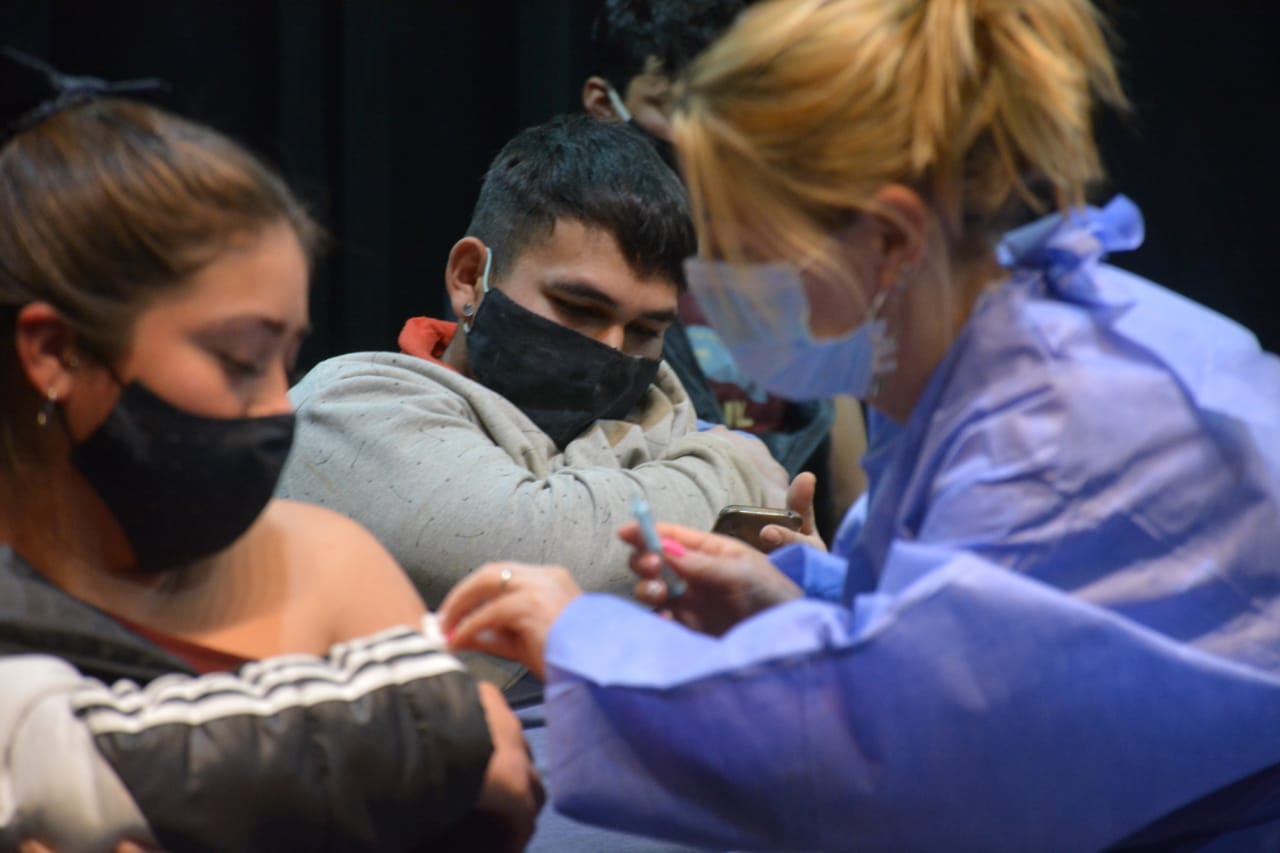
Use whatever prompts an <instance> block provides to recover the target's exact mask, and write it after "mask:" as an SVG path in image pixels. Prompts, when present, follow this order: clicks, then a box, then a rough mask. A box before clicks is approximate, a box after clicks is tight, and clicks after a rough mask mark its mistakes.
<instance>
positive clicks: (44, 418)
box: [36, 388, 58, 429]
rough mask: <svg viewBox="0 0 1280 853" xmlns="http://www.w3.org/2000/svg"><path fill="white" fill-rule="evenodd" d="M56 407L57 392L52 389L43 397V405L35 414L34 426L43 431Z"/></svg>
mask: <svg viewBox="0 0 1280 853" xmlns="http://www.w3.org/2000/svg"><path fill="white" fill-rule="evenodd" d="M57 406H58V392H57V391H55V390H54V389H53V388H50V389H49V393H48V394H47V395H46V396H45V401H44V404H43V405H42V406H41V407H40V411H38V412H36V426H38V427H40V428H41V429H44V428H45V427H47V426H48V425H49V420H50V419H51V418H52V417H53V415H54V412H55V411H56V410H57Z"/></svg>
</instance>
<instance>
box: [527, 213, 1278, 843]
mask: <svg viewBox="0 0 1280 853" xmlns="http://www.w3.org/2000/svg"><path fill="white" fill-rule="evenodd" d="M1141 232H1142V224H1141V218H1140V215H1139V214H1138V211H1137V209H1136V208H1135V207H1134V206H1133V205H1132V203H1131V202H1129V201H1128V200H1127V199H1124V198H1122V197H1121V198H1117V199H1116V200H1114V201H1113V202H1112V203H1111V204H1110V205H1108V206H1107V207H1106V208H1105V209H1102V210H1097V209H1089V210H1086V211H1081V212H1080V213H1078V214H1076V215H1074V216H1072V217H1070V218H1068V219H1063V218H1061V217H1053V218H1050V219H1049V220H1042V221H1041V222H1039V223H1035V224H1033V225H1031V226H1028V227H1027V228H1024V229H1020V230H1019V231H1016V232H1013V233H1011V234H1010V235H1009V237H1008V238H1007V239H1006V240H1005V242H1004V243H1002V245H1001V247H1000V256H1001V259H1002V261H1003V262H1004V263H1005V264H1006V265H1007V266H1008V267H1009V268H1010V270H1011V276H1010V278H1009V279H1008V280H1007V281H1006V282H1005V283H1004V284H1003V285H1001V286H999V287H998V288H996V289H994V290H992V291H991V292H989V293H988V294H986V295H985V296H984V297H983V298H982V299H981V300H980V302H979V304H978V305H977V307H976V308H975V310H974V312H973V315H972V316H971V318H970V320H969V322H968V323H967V324H966V326H965V328H964V329H963V330H962V332H961V334H960V335H959V337H958V339H957V340H956V341H955V342H954V344H953V345H952V347H951V348H950V349H949V351H948V353H947V355H946V357H945V358H944V360H943V362H942V363H941V364H940V365H939V367H938V369H937V370H936V372H935V374H934V375H933V376H932V377H931V380H930V382H929V384H928V386H927V388H926V390H925V392H924V394H923V395H922V398H921V399H920V401H919V403H918V405H917V406H916V407H915V409H914V411H913V412H912V415H911V417H910V418H909V420H908V421H907V422H906V423H905V424H903V425H901V426H900V427H898V426H890V425H887V424H886V423H884V422H882V421H877V422H876V423H875V424H874V428H873V436H872V439H873V440H872V447H871V450H870V451H869V453H868V457H867V459H866V467H867V469H868V475H869V482H870V488H869V491H868V496H867V499H866V500H865V502H864V503H863V504H861V505H860V506H859V507H857V508H855V511H854V512H852V513H851V514H850V517H849V519H847V520H846V523H845V524H844V525H843V528H842V530H841V533H840V536H839V537H838V538H837V541H836V543H835V544H834V547H833V550H832V553H831V554H829V555H828V554H823V553H820V552H817V551H814V550H812V549H809V548H805V547H801V546H792V547H790V548H787V549H783V550H781V551H779V552H776V554H775V556H774V561H775V563H776V564H777V565H778V566H779V567H780V568H781V569H782V570H783V571H785V572H787V573H788V574H789V575H791V576H792V577H793V578H794V579H795V580H796V581H797V582H799V583H800V584H801V585H802V586H803V587H804V588H805V590H806V592H807V593H808V595H809V598H808V599H806V600H802V601H797V602H793V603H790V604H787V605H783V606H780V607H776V608H773V609H771V610H769V611H767V612H765V613H762V614H760V615H758V616H756V617H755V618H753V619H750V620H747V621H746V622H744V623H743V624H741V625H739V626H738V627H737V628H735V629H734V630H733V631H732V632H730V633H729V634H727V635H726V636H724V637H722V638H719V639H716V638H710V637H706V636H703V635H699V634H696V633H693V632H690V631H687V630H685V629H683V628H682V627H680V626H678V625H675V624H672V623H670V622H666V621H663V620H660V619H657V618H656V617H654V616H652V615H650V614H648V613H646V612H644V611H642V610H640V609H639V608H636V607H634V606H633V605H631V604H628V603H626V602H623V601H621V600H618V599H614V598H609V597H606V596H597V595H590V596H584V597H582V598H581V599H579V600H578V601H576V602H575V603H574V604H573V605H571V606H570V607H569V608H568V609H567V610H566V611H565V613H564V614H563V615H562V616H561V618H560V619H559V621H558V622H557V623H556V625H555V626H554V628H553V630H552V633H551V636H550V638H549V642H548V646H547V653H546V657H547V664H548V671H549V686H548V699H549V708H548V717H549V720H550V740H551V789H552V792H553V795H554V797H555V800H556V804H557V806H558V807H559V808H560V809H561V810H563V811H565V812H566V813H569V814H572V815H574V816H576V817H579V818H580V819H583V820H590V821H597V822H604V823H607V824H609V825H612V826H616V827H619V828H626V829H630V830H632V831H641V832H646V833H650V834H655V835H660V836H664V837H669V838H674V839H680V840H685V841H690V842H697V843H704V844H718V845H723V846H726V847H743V848H753V847H754V848H758V847H788V848H792V849H794V848H805V849H822V850H845V849H871V850H941V849H945V850H984V851H986V850H991V851H994V850H1093V849H1100V848H1102V847H1105V846H1107V845H1109V844H1113V843H1115V842H1117V841H1118V840H1120V839H1122V838H1124V837H1126V836H1127V835H1129V834H1130V833H1132V832H1134V831H1135V830H1137V829H1138V828H1140V827H1142V826H1144V825H1146V824H1148V823H1150V822H1151V821H1152V820H1154V819H1156V818H1158V817H1160V816H1162V815H1165V814H1167V813H1168V812H1170V811H1172V810H1174V809H1177V808H1179V807H1180V806H1182V805H1184V804H1186V803H1188V802H1191V801H1194V800H1197V799H1199V798H1201V797H1203V796H1204V795H1205V794H1207V793H1209V792H1211V791H1214V790H1217V789H1219V788H1222V787H1223V786H1224V785H1227V784H1229V783H1231V782H1233V781H1235V780H1238V779H1241V778H1243V777H1246V776H1249V775H1250V774H1253V773H1255V772H1257V771H1259V770H1261V769H1264V768H1267V767H1270V766H1273V765H1276V764H1277V763H1280V361H1277V359H1275V358H1274V357H1273V356H1271V355H1269V354H1265V353H1262V352H1261V351H1260V350H1259V349H1258V345H1257V342H1256V340H1255V339H1254V338H1253V336H1252V335H1250V334H1249V333H1248V332H1247V331H1246V330H1244V329H1243V328H1241V327H1240V326H1238V325H1236V324H1234V323H1232V322H1231V321H1229V320H1227V319H1225V318H1223V317H1221V316H1219V315H1217V314H1215V313H1213V312H1211V311H1209V310H1207V309H1205V308H1203V307H1201V306H1199V305H1197V304H1195V303H1193V302H1190V301H1188V300H1186V299H1184V298H1182V297H1179V296H1177V295H1175V294H1173V293H1171V292H1170V291H1167V290H1165V289H1163V288H1160V287H1158V286H1157V285H1154V284H1152V283H1150V282H1147V281H1145V280H1143V279H1141V278H1138V277H1136V276H1133V275H1131V274H1128V273H1125V272H1123V271H1121V270H1119V269H1116V268H1114V267H1111V266H1108V265H1106V264H1103V263H1101V257H1102V256H1103V254H1104V253H1105V252H1106V251H1107V250H1109V249H1119V248H1131V247H1133V246H1136V245H1137V244H1138V243H1140V242H1141V237H1142V233H1141ZM823 599H825V600H823ZM606 639H607V642H604V641H603V640H606ZM1259 832H1263V833H1265V832H1275V825H1274V824H1272V825H1270V826H1264V827H1263V828H1262V829H1261V830H1259ZM1267 837H1268V838H1271V839H1272V842H1271V843H1275V844H1280V837H1278V836H1275V835H1271V836H1267ZM1242 843H1243V842H1242ZM1248 843H1249V844H1258V843H1264V842H1260V841H1259V840H1258V838H1257V836H1254V837H1253V841H1251V842H1248Z"/></svg>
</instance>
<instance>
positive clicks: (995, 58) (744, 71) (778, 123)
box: [673, 0, 1125, 258]
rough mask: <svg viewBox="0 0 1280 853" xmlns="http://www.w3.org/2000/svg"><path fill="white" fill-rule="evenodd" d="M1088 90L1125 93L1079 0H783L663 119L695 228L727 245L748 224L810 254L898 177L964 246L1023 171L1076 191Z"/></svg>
mask: <svg viewBox="0 0 1280 853" xmlns="http://www.w3.org/2000/svg"><path fill="white" fill-rule="evenodd" d="M1095 98H1096V99H1098V100H1101V101H1103V102H1107V103H1110V104H1112V105H1115V106H1118V107H1123V106H1124V105H1125V99H1124V95H1123V93H1122V92H1121V89H1120V85H1119V83H1118V81H1117V78H1116V74H1115V69H1114V66H1113V64H1112V60H1111V56H1110V52H1109V49H1108V46H1107V43H1106V38H1105V31H1104V25H1103V23H1102V21H1101V19H1100V18H1099V16H1098V15H1097V13H1096V11H1095V10H1094V8H1093V7H1092V6H1091V5H1090V3H1089V2H1088V0H792V2H766V3H760V4H757V5H756V6H754V7H752V8H750V9H748V10H747V12H746V13H745V14H744V15H743V16H742V17H741V18H740V19H739V20H738V22H737V24H736V25H735V26H734V27H733V29H731V30H730V31H729V33H728V34H727V35H726V36H725V37H724V38H723V39H721V40H720V41H719V42H718V43H716V44H714V45H712V47H711V48H710V49H709V50H708V51H707V52H706V53H705V54H703V55H702V56H701V57H700V58H699V60H698V61H696V62H695V63H694V64H693V66H691V67H690V69H689V71H688V73H687V75H686V78H685V80H684V81H683V83H682V85H681V86H680V87H679V90H678V93H677V99H678V104H677V110H676V116H675V121H674V123H673V130H674V135H675V140H676V144H677V146H678V147H679V149H680V153H681V155H682V159H683V162H684V165H685V170H686V174H687V177H688V184H689V190H690V195H691V198H692V201H693V207H694V219H695V222H697V223H698V225H699V230H700V236H701V237H703V238H704V244H706V243H707V241H708V238H709V241H710V243H711V244H713V245H715V246H716V247H717V249H718V250H719V251H720V252H723V253H724V254H725V255H727V256H729V257H731V258H732V257H740V252H741V236H740V231H739V228H740V227H741V226H742V225H744V224H749V225H750V226H751V227H753V228H758V229H759V232H758V233H754V234H753V236H755V237H757V238H759V239H760V240H761V241H762V242H763V244H764V245H765V246H766V248H767V249H768V250H770V251H771V252H773V253H775V256H776V257H795V256H799V255H803V254H806V253H809V252H813V251H814V250H815V248H816V247H820V246H822V245H823V242H824V241H823V235H824V233H825V232H826V231H828V230H829V229H830V228H831V227H832V224H833V223H836V222H839V221H840V219H841V217H842V216H845V217H847V215H848V213H849V212H850V211H859V210H871V209H872V208H873V202H872V197H873V194H874V193H875V192H876V191H877V190H878V189H880V188H881V187H883V186H885V185H886V184H889V183H895V182H896V183H903V184H906V185H908V186H913V187H916V188H917V189H918V190H919V191H921V192H923V193H924V194H925V197H926V198H928V199H929V200H930V203H931V204H932V206H933V208H934V211H935V213H936V215H937V217H938V219H939V221H940V223H941V224H942V226H943V228H944V233H946V234H947V235H948V238H949V241H950V244H951V249H952V251H953V253H959V254H963V255H970V254H972V253H973V252H975V251H977V252H981V251H983V250H985V251H986V252H988V253H989V252H990V248H991V242H992V240H993V239H994V237H995V236H996V235H997V234H998V232H999V231H1001V230H1003V229H1004V228H1006V227H1008V226H1009V225H1010V224H1011V223H1009V222H1008V213H1009V210H1010V209H1011V208H1012V207H1021V206H1022V205H1021V204H1019V203H1020V202H1023V201H1025V202H1029V203H1030V204H1031V205H1032V206H1033V207H1035V206H1036V201H1035V197H1034V195H1033V193H1032V192H1031V191H1030V189H1029V185H1030V184H1032V183H1035V184H1038V185H1043V186H1045V187H1047V188H1048V190H1049V191H1050V194H1051V195H1052V198H1053V200H1054V203H1056V205H1057V206H1059V207H1065V206H1068V205H1076V204H1079V203H1081V202H1082V201H1083V199H1084V193H1085V188H1086V186H1087V185H1088V184H1089V183H1090V182H1091V181H1093V180H1095V179H1096V178H1098V177H1099V176H1100V173H1101V168H1100V165H1099V160H1098V154H1097V150H1096V148H1095V144H1094V140H1093V129H1092V110H1093V107H1094V103H1095ZM765 212H767V213H765ZM846 221H847V220H846Z"/></svg>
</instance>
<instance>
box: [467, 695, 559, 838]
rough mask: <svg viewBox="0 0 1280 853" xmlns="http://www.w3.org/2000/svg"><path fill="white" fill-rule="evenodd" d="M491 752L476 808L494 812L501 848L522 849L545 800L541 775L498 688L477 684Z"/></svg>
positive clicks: (517, 721) (514, 717) (478, 810)
mask: <svg viewBox="0 0 1280 853" xmlns="http://www.w3.org/2000/svg"><path fill="white" fill-rule="evenodd" d="M479 690H480V703H481V704H482V705H483V706H484V717H485V721H486V722H488V724H489V737H490V738H492V740H493V755H492V756H490V758H489V766H488V768H487V769H486V770H485V774H484V785H483V787H481V789H480V799H479V800H478V801H477V802H476V811H477V812H484V813H485V814H488V815H493V816H495V817H496V818H497V819H498V821H499V822H500V823H501V824H502V827H503V829H504V830H505V832H504V833H503V835H504V838H503V839H502V842H501V844H502V846H501V850H503V851H508V853H516V851H520V850H523V849H524V848H525V845H526V844H528V843H529V838H530V837H531V836H532V835H533V830H534V827H535V826H536V824H537V819H538V810H539V809H541V808H542V804H543V803H544V802H545V801H546V799H547V795H546V792H545V791H544V790H543V787H542V779H541V778H539V776H538V771H537V770H536V769H534V766H533V759H532V758H531V757H530V755H529V747H528V746H527V745H526V744H525V741H524V731H523V729H522V728H521V727H520V721H519V720H518V719H516V715H515V714H513V713H511V709H510V708H509V707H508V706H507V702H506V700H505V699H503V698H502V691H501V690H499V689H498V688H497V687H494V686H493V685H492V684H487V683H485V682H481V683H480V684H479Z"/></svg>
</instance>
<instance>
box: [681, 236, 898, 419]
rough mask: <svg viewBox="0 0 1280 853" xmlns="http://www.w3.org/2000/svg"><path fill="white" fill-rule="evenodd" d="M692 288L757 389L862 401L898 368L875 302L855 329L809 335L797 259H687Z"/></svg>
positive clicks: (785, 394) (793, 396) (808, 397)
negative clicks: (752, 261) (754, 261)
mask: <svg viewBox="0 0 1280 853" xmlns="http://www.w3.org/2000/svg"><path fill="white" fill-rule="evenodd" d="M685 277H686V279H687V280H688V282H689V292H690V293H691V294H693V297H694V298H695V299H696V300H697V301H698V305H699V306H700V307H701V308H702V312H703V313H704V314H705V315H706V317H707V320H708V321H709V322H710V323H711V326H712V328H714V329H715V330H716V331H717V332H718V333H719V334H720V338H721V340H723V341H724V344H725V346H726V347H727V348H728V349H729V352H730V354H732V356H733V358H734V360H735V361H736V362H737V364H738V366H739V367H740V368H741V369H742V371H743V372H744V373H746V374H747V376H749V377H751V378H752V379H753V380H755V381H756V382H757V383H758V384H759V385H760V386H761V387H763V388H764V389H766V390H768V391H770V392H771V393H773V394H776V395H778V396H779V397H784V398H786V399H789V400H817V399H821V398H824V397H830V396H832V395H834V394H852V395H853V396H854V397H857V398H859V399H865V398H866V397H867V396H868V395H869V394H870V393H871V390H872V386H873V383H874V382H875V381H876V380H878V379H879V378H880V377H882V376H883V375H885V374H886V373H889V372H891V371H892V370H893V369H894V368H895V367H896V366H897V365H896V344H895V342H894V340H893V339H892V338H891V337H890V336H889V335H888V334H887V333H886V331H885V325H884V321H883V320H880V319H878V318H877V317H876V313H877V311H878V308H879V303H878V302H877V303H874V304H873V305H872V306H871V309H870V310H869V311H868V312H867V319H866V320H864V321H863V322H862V323H861V324H860V325H859V326H858V327H857V328H855V329H853V330H852V331H849V332H847V333H845V334H843V335H841V336H839V337H836V338H824V339H822V340H818V339H816V338H814V336H813V333H812V332H811V331H810V329H809V301H808V299H807V298H806V296H805V291H804V281H803V280H802V279H801V277H800V271H799V270H798V269H797V268H796V266H795V265H794V264H790V263H774V264H729V263H724V262H719V261H704V260H702V259H700V258H690V259H688V260H687V261H685Z"/></svg>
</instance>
